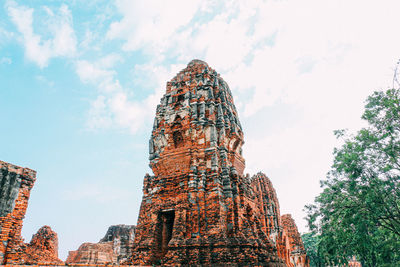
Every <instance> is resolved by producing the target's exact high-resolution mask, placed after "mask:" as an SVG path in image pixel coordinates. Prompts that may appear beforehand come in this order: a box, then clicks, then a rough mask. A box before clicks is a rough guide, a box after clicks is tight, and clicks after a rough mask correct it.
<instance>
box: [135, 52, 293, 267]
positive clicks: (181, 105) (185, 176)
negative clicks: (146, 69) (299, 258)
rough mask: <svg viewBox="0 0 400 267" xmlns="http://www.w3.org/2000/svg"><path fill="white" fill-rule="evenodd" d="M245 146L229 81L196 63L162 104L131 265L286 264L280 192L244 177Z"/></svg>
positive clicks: (261, 179) (262, 181) (262, 177)
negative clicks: (282, 254)
mask: <svg viewBox="0 0 400 267" xmlns="http://www.w3.org/2000/svg"><path fill="white" fill-rule="evenodd" d="M243 144H244V138H243V130H242V126H241V124H240V121H239V117H238V112H237V110H236V107H235V105H234V101H233V97H232V93H231V91H230V89H229V86H228V84H227V83H226V82H225V81H224V80H223V79H222V78H221V77H220V75H219V74H218V73H217V72H216V71H215V70H213V69H212V68H210V67H209V66H208V64H207V63H205V62H203V61H200V60H192V61H191V62H190V63H189V64H188V65H187V67H186V68H185V69H183V70H182V71H181V72H179V73H178V74H177V75H176V77H174V78H173V79H172V80H171V81H170V82H168V83H167V88H166V93H165V94H164V96H163V97H162V98H161V102H160V104H159V105H158V106H157V110H156V116H155V119H154V125H153V130H152V133H151V137H150V141H149V154H150V157H149V159H150V167H151V169H152V170H153V173H154V175H153V176H150V175H146V176H145V178H144V186H143V199H142V204H141V208H140V213H139V218H138V223H137V229H136V236H135V241H134V253H133V255H132V259H131V263H134V264H139V265H145V264H165V265H177V264H178V265H179V264H181V265H190V264H197V265H199V264H200V265H203V264H205V265H219V264H220V265H228V264H244V265H268V266H286V265H285V262H284V260H285V259H283V258H280V257H279V253H278V251H277V247H279V242H278V241H279V240H278V239H279V238H281V237H282V232H281V228H280V220H281V217H280V213H279V203H278V200H277V197H276V193H275V190H274V189H273V187H272V184H271V182H270V180H269V179H268V178H267V177H266V176H265V175H264V174H262V173H259V174H257V175H255V176H253V177H252V178H250V176H249V175H246V176H245V175H243V171H244V168H245V160H244V158H243V156H242V146H243Z"/></svg>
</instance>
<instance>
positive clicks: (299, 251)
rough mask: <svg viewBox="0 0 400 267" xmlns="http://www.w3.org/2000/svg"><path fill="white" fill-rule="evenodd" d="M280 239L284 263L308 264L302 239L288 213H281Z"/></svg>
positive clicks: (290, 264)
mask: <svg viewBox="0 0 400 267" xmlns="http://www.w3.org/2000/svg"><path fill="white" fill-rule="evenodd" d="M281 221H282V228H283V231H282V239H283V240H284V247H283V248H282V249H284V250H285V251H286V255H285V256H286V265H287V266H290V267H292V266H293V267H294V266H309V259H308V257H307V254H306V250H305V249H304V245H303V241H302V240H301V236H300V233H299V231H298V230H297V226H296V223H295V222H294V220H293V218H292V216H291V215H290V214H285V215H282V217H281Z"/></svg>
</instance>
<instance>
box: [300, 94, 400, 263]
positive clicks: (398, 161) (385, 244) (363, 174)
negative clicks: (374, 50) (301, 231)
mask: <svg viewBox="0 0 400 267" xmlns="http://www.w3.org/2000/svg"><path fill="white" fill-rule="evenodd" d="M399 97H400V90H399V89H390V90H387V91H386V92H375V93H373V94H372V95H371V96H369V97H368V99H367V101H366V105H365V111H364V113H363V116H362V119H364V120H366V121H367V122H368V126H367V127H365V128H362V129H361V130H360V131H358V132H357V134H356V135H354V136H351V135H347V134H346V132H345V131H344V130H339V131H335V134H336V136H337V137H338V138H341V139H343V141H344V142H343V145H342V146H341V147H340V148H336V149H335V150H334V163H333V166H332V169H331V171H330V172H329V173H328V176H327V179H326V180H323V181H321V186H322V187H323V192H322V193H321V194H320V195H319V196H318V197H316V199H315V203H314V204H311V205H308V206H306V210H307V212H308V215H307V220H308V223H309V227H310V230H312V231H314V232H318V233H319V234H320V236H319V238H320V240H319V247H318V249H319V253H320V254H321V255H322V256H323V257H324V258H325V259H326V260H327V261H328V262H329V263H330V264H343V263H346V262H347V260H348V259H349V258H350V257H351V256H353V255H355V256H357V258H358V259H359V260H360V261H361V262H362V263H363V266H377V265H379V266H383V265H384V264H389V266H390V265H396V264H400V98H399Z"/></svg>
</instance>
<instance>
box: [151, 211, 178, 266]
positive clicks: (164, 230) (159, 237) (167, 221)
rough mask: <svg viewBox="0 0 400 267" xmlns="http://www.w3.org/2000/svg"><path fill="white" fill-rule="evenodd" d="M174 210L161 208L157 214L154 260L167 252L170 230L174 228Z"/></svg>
mask: <svg viewBox="0 0 400 267" xmlns="http://www.w3.org/2000/svg"><path fill="white" fill-rule="evenodd" d="M174 220H175V210H173V209H170V210H162V211H160V212H159V214H158V222H157V229H156V251H155V252H156V253H154V254H155V256H156V257H155V258H156V261H161V259H162V258H163V257H164V256H165V254H167V252H168V243H169V241H170V240H171V238H172V230H173V228H174Z"/></svg>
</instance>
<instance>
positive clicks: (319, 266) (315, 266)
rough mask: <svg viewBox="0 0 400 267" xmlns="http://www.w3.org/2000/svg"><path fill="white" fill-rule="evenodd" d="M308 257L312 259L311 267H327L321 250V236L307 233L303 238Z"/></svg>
mask: <svg viewBox="0 0 400 267" xmlns="http://www.w3.org/2000/svg"><path fill="white" fill-rule="evenodd" d="M301 239H302V241H303V244H304V248H305V250H306V252H307V256H308V258H309V259H310V267H323V266H325V261H324V257H323V256H322V255H321V250H320V249H319V242H320V236H319V235H317V234H315V233H312V232H311V233H305V234H303V235H302V236H301Z"/></svg>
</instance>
